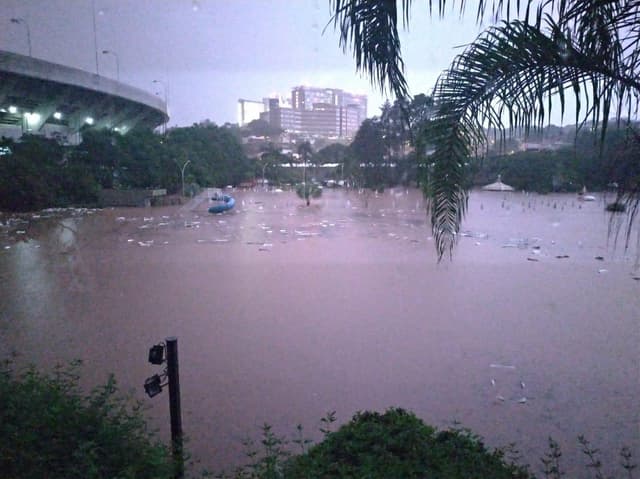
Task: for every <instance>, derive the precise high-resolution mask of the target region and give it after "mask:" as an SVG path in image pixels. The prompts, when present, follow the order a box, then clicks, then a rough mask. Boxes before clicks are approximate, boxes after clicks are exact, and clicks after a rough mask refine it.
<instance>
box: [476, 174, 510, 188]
mask: <svg viewBox="0 0 640 479" xmlns="http://www.w3.org/2000/svg"><path fill="white" fill-rule="evenodd" d="M482 189H483V190H485V191H514V190H513V187H511V186H509V185H506V184H504V183H503V182H502V180H501V178H500V175H498V181H496V182H495V183H491V184H489V185H486V186H483V187H482Z"/></svg>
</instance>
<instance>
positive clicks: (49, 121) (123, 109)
mask: <svg viewBox="0 0 640 479" xmlns="http://www.w3.org/2000/svg"><path fill="white" fill-rule="evenodd" d="M168 120H169V116H168V114H167V105H166V103H165V102H164V101H162V100H161V99H160V98H158V97H157V96H155V95H152V94H151V93H148V92H145V91H143V90H140V89H137V88H134V87H132V86H129V85H125V84H123V83H120V82H118V81H115V80H112V79H110V78H106V77H103V76H100V75H96V74H93V73H89V72H86V71H84V70H79V69H76V68H71V67H67V66H64V65H59V64H56V63H51V62H47V61H44V60H40V59H37V58H33V57H30V56H24V55H19V54H16V53H12V52H7V51H0V136H5V137H10V138H19V137H21V136H22V135H24V134H26V133H31V134H38V135H43V136H46V137H52V138H57V139H58V140H59V141H61V142H62V143H68V144H74V143H78V142H80V140H81V133H82V131H84V130H86V129H92V128H96V129H103V128H108V129H112V130H114V131H118V132H120V133H122V134H125V133H126V132H128V131H129V130H131V129H132V128H134V127H138V126H144V127H149V128H156V127H158V126H160V125H162V124H166V122H167V121H168Z"/></svg>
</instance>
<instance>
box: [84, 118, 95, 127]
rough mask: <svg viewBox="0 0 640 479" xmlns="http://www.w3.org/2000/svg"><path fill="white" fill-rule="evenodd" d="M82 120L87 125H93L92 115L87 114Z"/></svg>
mask: <svg viewBox="0 0 640 479" xmlns="http://www.w3.org/2000/svg"><path fill="white" fill-rule="evenodd" d="M84 122H85V123H86V124H87V125H93V123H94V119H93V118H92V117H90V116H88V117H86V118H85V119H84Z"/></svg>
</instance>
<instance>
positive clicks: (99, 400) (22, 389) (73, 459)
mask: <svg viewBox="0 0 640 479" xmlns="http://www.w3.org/2000/svg"><path fill="white" fill-rule="evenodd" d="M80 371H81V368H80V363H79V362H75V363H72V364H71V365H69V366H66V367H56V368H54V370H53V371H52V372H50V373H43V372H40V371H38V370H36V369H34V368H29V369H26V370H24V371H21V372H16V371H14V370H12V367H11V363H10V362H4V363H3V365H2V367H1V368H0V435H1V436H2V438H3V440H2V441H0V471H1V472H0V477H7V478H12V479H32V478H33V479H35V478H42V477H47V478H50V479H58V478H59V479H63V478H64V479H73V478H78V479H113V478H123V479H144V478H149V479H163V478H167V479H168V478H172V477H174V474H175V470H174V468H173V464H172V459H171V451H170V449H169V447H167V446H166V445H164V444H163V443H162V442H160V440H159V439H158V437H157V436H156V435H155V433H154V431H152V430H150V429H149V427H148V426H147V424H146V421H145V417H144V407H143V405H142V403H140V402H136V401H134V400H133V399H132V398H131V397H127V396H124V395H122V394H121V393H120V392H119V391H118V387H117V383H116V381H115V379H114V378H113V377H110V378H109V379H108V380H107V382H106V383H105V384H104V385H101V386H98V387H96V388H95V389H93V390H92V391H91V392H90V393H89V394H86V393H84V392H83V391H82V389H81V387H80V385H79V380H80V375H79V373H80ZM320 432H321V433H322V434H323V439H322V440H321V441H320V442H318V443H314V442H313V441H312V440H310V439H308V438H306V437H305V433H304V431H303V428H302V426H300V425H299V426H297V428H296V433H295V435H294V436H293V437H292V438H290V439H287V438H285V437H280V436H278V435H277V434H276V433H275V432H274V431H273V429H272V427H271V426H270V425H268V424H265V425H264V426H263V427H262V430H261V436H260V438H259V439H258V440H257V441H251V440H247V441H245V443H244V445H245V447H246V457H247V462H246V464H244V465H242V466H239V467H238V468H236V469H235V470H234V471H231V472H219V473H217V474H215V475H214V474H213V473H211V472H207V471H199V470H197V466H196V465H195V463H193V462H188V464H189V466H187V472H186V477H187V478H190V477H192V478H193V477H218V478H226V479H300V478H305V479H314V478H317V479H321V478H329V477H332V478H354V479H355V478H368V479H386V478H403V479H404V478H416V479H417V478H424V477H430V478H434V479H438V478H442V479H445V478H446V479H456V478H460V479H464V478H468V477H474V478H478V479H482V478H486V479H494V478H495V479H500V478H505V479H506V478H511V479H531V478H534V477H535V475H534V473H533V472H532V471H531V470H530V468H529V466H525V465H522V464H520V459H519V454H518V451H517V450H516V449H515V448H514V447H513V446H511V447H507V448H498V449H491V448H489V447H487V446H486V445H485V444H484V442H483V440H482V438H481V437H479V436H477V435H475V434H474V433H473V432H471V431H469V430H467V429H463V428H458V427H454V428H451V429H444V430H438V429H436V428H434V427H431V426H429V425H428V424H425V423H424V422H423V421H422V420H421V419H420V418H418V417H416V416H415V415H414V414H413V413H411V412H409V411H406V410H403V409H400V408H391V409H388V410H387V411H385V412H383V413H380V412H373V411H362V412H358V413H356V414H355V415H354V416H353V418H352V419H351V420H350V421H349V422H347V423H345V424H343V425H342V426H340V427H337V428H336V417H335V413H334V412H331V413H328V414H327V415H326V416H325V417H324V418H322V419H321V427H320ZM578 442H579V445H580V447H581V450H582V452H583V453H584V454H585V457H586V459H587V460H586V468H587V470H590V471H591V472H592V473H593V477H595V478H604V477H624V478H627V479H631V478H633V477H636V476H635V470H636V465H635V462H634V461H635V458H634V457H633V456H632V454H631V451H630V450H629V449H627V448H623V449H622V450H621V451H620V464H619V465H618V466H616V465H612V468H613V469H615V470H616V471H617V472H616V474H617V475H616V476H609V475H605V469H606V470H607V471H609V470H610V469H612V468H611V467H606V466H609V465H603V464H602V463H601V462H600V460H599V457H598V450H597V449H596V448H594V447H593V446H592V445H591V444H590V443H589V442H588V441H587V440H586V439H585V438H583V437H580V438H578ZM561 457H562V453H561V451H560V449H559V447H558V445H557V444H556V443H555V442H554V441H553V440H551V439H550V441H549V450H548V452H547V454H546V455H545V457H543V458H541V463H540V464H541V470H542V473H543V475H544V477H546V478H552V479H560V478H561V477H563V476H564V470H563V467H562V460H561Z"/></svg>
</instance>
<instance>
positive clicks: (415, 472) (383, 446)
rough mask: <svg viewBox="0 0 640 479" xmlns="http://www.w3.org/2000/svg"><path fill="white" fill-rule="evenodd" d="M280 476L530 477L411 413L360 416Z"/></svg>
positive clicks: (475, 442) (465, 435)
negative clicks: (429, 424)
mask: <svg viewBox="0 0 640 479" xmlns="http://www.w3.org/2000/svg"><path fill="white" fill-rule="evenodd" d="M283 477H291V478H299V477H305V478H309V479H311V478H325V477H341V478H361V477H366V478H370V479H378V478H379V479H383V478H384V479H386V478H391V477H397V478H423V477H430V478H433V479H437V478H443V479H444V478H447V479H457V478H460V479H466V478H469V477H474V478H477V479H481V478H486V479H499V478H528V477H530V476H529V474H527V472H526V470H524V469H522V468H519V467H517V466H514V465H512V464H509V463H507V462H506V461H505V457H504V454H503V453H502V452H501V451H493V452H490V451H488V450H487V449H486V448H485V446H484V444H483V443H482V441H481V440H480V439H479V438H478V437H476V436H474V435H473V434H471V433H469V432H466V431H463V430H448V431H436V430H435V429H434V428H432V427H430V426H428V425H426V424H424V422H422V421H421V420H420V419H418V418H417V417H416V416H415V415H413V414H412V413H410V412H406V411H404V410H402V409H389V410H388V411H387V412H385V413H384V414H379V413H377V412H363V413H358V414H356V415H355V416H354V417H353V419H352V420H351V421H350V422H349V423H347V424H345V425H344V426H342V427H341V428H340V429H339V430H338V431H336V432H333V433H330V434H328V436H327V437H326V438H325V440H324V441H323V442H321V443H320V444H318V445H316V446H313V447H312V448H311V449H310V450H309V451H308V452H307V453H305V454H302V455H300V456H297V457H294V458H293V459H291V460H290V461H289V462H288V463H287V465H286V466H285V468H284V474H283Z"/></svg>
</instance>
